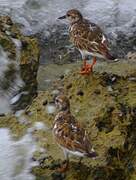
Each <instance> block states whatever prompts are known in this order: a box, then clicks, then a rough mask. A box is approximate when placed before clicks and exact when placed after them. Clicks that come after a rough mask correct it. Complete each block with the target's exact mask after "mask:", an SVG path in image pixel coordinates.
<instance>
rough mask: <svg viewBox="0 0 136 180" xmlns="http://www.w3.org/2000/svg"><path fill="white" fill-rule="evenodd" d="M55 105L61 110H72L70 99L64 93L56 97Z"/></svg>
mask: <svg viewBox="0 0 136 180" xmlns="http://www.w3.org/2000/svg"><path fill="white" fill-rule="evenodd" d="M55 105H56V107H57V108H58V109H59V110H60V111H70V103H69V99H68V98H67V97H66V96H64V95H59V96H57V97H56V98H55Z"/></svg>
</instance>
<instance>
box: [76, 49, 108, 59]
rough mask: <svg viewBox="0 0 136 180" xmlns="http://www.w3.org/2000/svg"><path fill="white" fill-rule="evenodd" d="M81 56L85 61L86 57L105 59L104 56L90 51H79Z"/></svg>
mask: <svg viewBox="0 0 136 180" xmlns="http://www.w3.org/2000/svg"><path fill="white" fill-rule="evenodd" d="M79 51H80V53H81V55H82V58H83V59H84V58H85V57H86V56H89V55H90V56H94V57H99V58H105V57H104V56H103V55H102V54H99V53H92V52H88V51H85V50H79Z"/></svg>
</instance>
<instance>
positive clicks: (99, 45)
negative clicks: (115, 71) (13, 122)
mask: <svg viewBox="0 0 136 180" xmlns="http://www.w3.org/2000/svg"><path fill="white" fill-rule="evenodd" d="M65 18H66V19H68V20H69V22H70V28H69V36H70V41H71V42H72V43H73V44H74V45H75V46H76V47H77V49H78V50H79V51H80V52H81V55H82V59H83V67H82V69H81V71H80V73H81V74H90V72H91V71H92V70H93V66H94V64H95V63H96V57H100V58H106V59H111V60H114V59H115V58H114V57H113V56H112V55H111V54H110V53H109V48H108V41H107V38H106V36H105V35H104V33H103V32H102V30H101V29H100V27H98V26H97V25H96V24H94V23H92V22H90V21H89V20H87V19H84V18H83V16H82V14H81V13H80V12H79V11H78V10H76V9H71V10H69V11H68V12H67V13H66V15H64V16H62V17H59V19H65ZM87 55H92V56H93V57H94V58H93V63H92V64H87V62H86V56H87Z"/></svg>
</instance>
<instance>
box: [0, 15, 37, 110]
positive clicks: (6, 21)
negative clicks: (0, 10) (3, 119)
mask: <svg viewBox="0 0 136 180" xmlns="http://www.w3.org/2000/svg"><path fill="white" fill-rule="evenodd" d="M0 22H1V25H0V45H1V46H2V48H3V49H4V51H6V52H7V55H8V58H9V59H8V61H9V65H8V67H7V69H6V70H5V72H4V78H0V82H1V87H2V89H3V90H5V91H9V89H11V85H12V84H13V82H14V81H15V80H16V79H17V76H18V77H19V76H20V77H19V78H21V79H22V85H21V86H20V87H18V89H17V90H16V91H15V92H14V94H16V95H17V94H18V96H17V97H14V98H11V106H12V109H13V110H19V109H22V108H25V107H26V106H27V105H28V104H29V103H30V102H31V101H32V99H33V97H35V96H36V95H37V92H36V91H37V79H36V76H37V70H38V65H39V48H38V42H37V40H36V39H35V38H33V37H26V36H24V35H23V34H21V31H20V30H19V28H18V26H17V25H16V24H14V23H13V22H12V20H11V19H10V17H8V16H0ZM13 36H14V37H15V38H16V39H15V40H16V41H18V42H19V43H21V46H20V47H17V46H18V45H17V44H16V41H14V40H13ZM23 83H24V84H23ZM23 92H27V94H25V93H23ZM5 93H6V92H5Z"/></svg>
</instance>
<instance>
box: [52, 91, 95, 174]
mask: <svg viewBox="0 0 136 180" xmlns="http://www.w3.org/2000/svg"><path fill="white" fill-rule="evenodd" d="M55 104H56V106H57V108H58V109H59V112H58V114H57V115H56V117H55V120H54V125H53V135H54V138H55V140H56V142H57V143H58V144H59V145H60V147H61V148H62V149H63V152H64V155H65V158H66V163H65V164H64V166H62V171H63V170H65V169H67V167H68V164H69V158H68V155H69V154H73V155H76V156H79V157H84V156H86V157H90V158H95V157H96V156H97V154H96V152H95V151H94V149H93V148H92V145H91V143H90V141H89V138H88V135H87V133H86V131H85V129H84V128H82V127H81V125H80V124H79V123H78V122H77V121H76V119H75V117H74V116H73V115H72V114H71V112H70V102H69V99H68V98H67V97H66V96H64V95H59V96H57V97H56V99H55Z"/></svg>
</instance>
